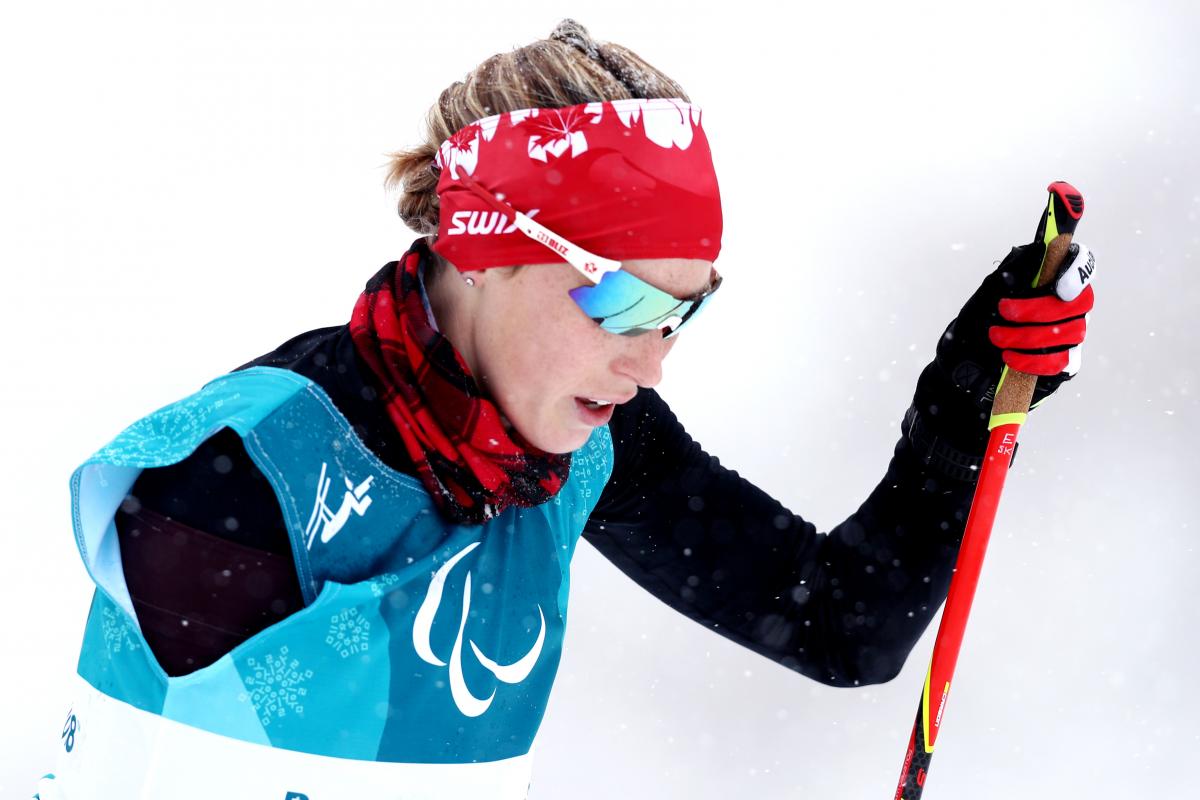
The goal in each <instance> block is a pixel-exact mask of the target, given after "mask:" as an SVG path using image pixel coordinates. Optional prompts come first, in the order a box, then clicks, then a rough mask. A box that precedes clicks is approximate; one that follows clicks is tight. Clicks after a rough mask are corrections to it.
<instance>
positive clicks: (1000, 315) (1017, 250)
mask: <svg viewBox="0 0 1200 800" xmlns="http://www.w3.org/2000/svg"><path fill="white" fill-rule="evenodd" d="M1044 253H1045V245H1044V244H1042V243H1041V242H1040V241H1035V242H1032V243H1030V244H1026V245H1021V246H1020V247H1014V248H1013V249H1012V250H1011V251H1010V252H1009V254H1008V256H1007V257H1006V258H1005V259H1004V260H1003V261H1001V262H1000V266H999V267H997V268H996V269H995V270H994V271H993V272H992V273H991V274H990V275H988V276H987V277H986V278H984V279H983V283H982V284H981V285H980V287H979V288H978V289H977V290H975V294H973V295H971V298H970V299H969V300H967V302H966V305H964V306H963V307H962V310H961V311H959V312H958V316H957V317H955V318H954V320H952V321H951V322H950V324H949V325H948V326H947V327H946V330H945V332H944V333H943V334H942V338H941V340H940V341H939V342H938V346H937V359H936V360H937V364H938V366H939V367H940V368H941V369H942V372H944V373H945V374H946V375H947V376H949V378H950V380H951V381H952V382H953V383H954V385H955V387H956V388H958V389H959V390H960V391H962V392H963V393H964V394H965V395H966V396H967V397H969V398H970V400H971V402H972V403H974V405H975V406H976V407H977V408H979V409H980V410H981V411H990V410H991V407H992V400H993V399H994V398H995V396H996V385H997V384H998V383H999V381H1000V373H1001V370H1002V368H1003V366H1004V365H1005V364H1007V365H1008V366H1009V367H1010V368H1011V369H1017V370H1020V371H1022V372H1028V373H1031V374H1034V375H1039V376H1042V377H1039V378H1038V380H1037V384H1036V387H1035V388H1034V392H1033V401H1032V404H1031V407H1033V406H1036V405H1038V404H1039V403H1041V402H1042V401H1043V400H1045V399H1046V398H1047V397H1049V396H1050V395H1052V394H1054V392H1055V391H1057V389H1058V387H1059V386H1061V385H1062V384H1063V383H1064V382H1066V381H1068V380H1070V379H1071V378H1073V377H1074V376H1075V374H1076V373H1077V372H1078V371H1079V364H1080V345H1081V344H1082V342H1083V339H1084V335H1085V334H1086V332H1087V318H1086V317H1085V315H1086V314H1087V312H1089V311H1091V309H1092V304H1093V302H1094V294H1093V291H1092V286H1091V280H1092V274H1093V272H1094V271H1095V268H1096V261H1095V258H1094V256H1093V255H1092V253H1091V251H1090V250H1088V248H1087V246H1085V245H1082V244H1079V243H1077V242H1073V243H1072V244H1071V247H1070V250H1069V251H1068V253H1067V257H1066V258H1065V259H1063V263H1062V265H1061V266H1060V267H1059V270H1058V273H1057V275H1056V277H1055V280H1054V281H1053V282H1051V283H1049V284H1047V285H1046V286H1043V287H1042V288H1040V289H1034V288H1032V286H1033V281H1034V278H1035V277H1036V276H1037V272H1038V268H1039V267H1040V266H1041V263H1042V257H1043V255H1044Z"/></svg>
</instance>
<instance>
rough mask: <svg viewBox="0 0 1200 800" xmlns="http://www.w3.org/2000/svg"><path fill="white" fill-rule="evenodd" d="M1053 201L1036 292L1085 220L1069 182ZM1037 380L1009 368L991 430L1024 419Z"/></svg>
mask: <svg viewBox="0 0 1200 800" xmlns="http://www.w3.org/2000/svg"><path fill="white" fill-rule="evenodd" d="M1046 189H1047V191H1049V193H1050V197H1049V199H1048V201H1047V202H1046V208H1045V210H1044V211H1043V212H1042V218H1041V221H1040V222H1039V223H1038V229H1037V235H1036V236H1035V237H1034V241H1035V242H1036V241H1038V240H1039V239H1040V240H1041V241H1042V242H1043V243H1044V244H1045V245H1046V251H1045V256H1044V257H1043V258H1042V265H1041V268H1040V269H1039V270H1038V274H1037V277H1036V278H1034V282H1033V286H1034V288H1038V287H1042V286H1045V285H1046V284H1048V283H1051V282H1052V281H1053V280H1054V279H1055V277H1056V276H1057V275H1058V270H1059V268H1060V267H1061V266H1062V263H1063V261H1064V260H1066V257H1067V249H1068V248H1069V247H1070V246H1071V237H1072V236H1073V235H1074V234H1075V226H1076V225H1077V224H1078V223H1079V219H1080V217H1082V216H1083V195H1081V194H1080V193H1079V190H1077V189H1076V188H1075V187H1074V186H1072V185H1071V184H1069V183H1067V182H1066V181H1055V182H1054V183H1051V184H1050V185H1049V186H1048V187H1046ZM1037 379H1038V376H1037V375H1032V374H1030V373H1028V372H1021V371H1020V370H1015V369H1009V367H1008V365H1007V364H1006V365H1005V366H1004V369H1003V370H1002V371H1001V373H1000V384H999V386H998V387H997V389H996V399H995V400H993V401H992V417H991V421H990V422H989V423H988V428H989V429H990V428H994V427H995V426H996V425H997V424H1000V423H1001V422H1002V421H1005V420H1011V419H1012V417H1011V416H1008V415H1018V416H1020V417H1022V418H1023V417H1024V415H1025V414H1027V413H1028V412H1029V404H1030V403H1031V402H1033V389H1034V386H1035V385H1036V383H1037Z"/></svg>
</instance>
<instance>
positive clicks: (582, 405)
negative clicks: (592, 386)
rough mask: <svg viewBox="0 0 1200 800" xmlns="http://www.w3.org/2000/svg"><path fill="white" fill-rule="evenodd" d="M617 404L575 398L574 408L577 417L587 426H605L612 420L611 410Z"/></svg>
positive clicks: (586, 398) (587, 398) (588, 398)
mask: <svg viewBox="0 0 1200 800" xmlns="http://www.w3.org/2000/svg"><path fill="white" fill-rule="evenodd" d="M616 407H617V404H616V403H614V402H612V401H609V400H597V399H594V398H590V397H576V398H575V408H576V409H577V410H578V411H579V416H580V417H581V418H582V419H583V421H584V422H586V423H587V424H588V425H592V426H599V425H606V424H607V423H608V421H609V420H610V419H612V415H613V409H615V408H616Z"/></svg>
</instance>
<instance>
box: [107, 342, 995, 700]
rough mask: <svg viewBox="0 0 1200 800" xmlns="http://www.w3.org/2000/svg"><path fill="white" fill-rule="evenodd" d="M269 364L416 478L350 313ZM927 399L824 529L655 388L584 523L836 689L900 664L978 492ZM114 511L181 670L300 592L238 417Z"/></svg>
mask: <svg viewBox="0 0 1200 800" xmlns="http://www.w3.org/2000/svg"><path fill="white" fill-rule="evenodd" d="M256 365H265V366H273V367H281V368H286V369H289V370H292V371H294V372H297V373H299V374H302V375H304V376H306V377H308V378H310V379H312V380H313V381H314V382H316V383H317V384H318V385H320V386H321V387H322V388H323V389H324V390H325V392H326V393H327V394H328V395H329V397H330V398H331V400H332V401H333V403H334V405H335V406H336V407H337V408H338V409H339V410H340V411H341V412H342V413H343V414H344V415H345V416H346V418H347V419H348V420H349V421H350V423H351V424H352V426H353V427H354V430H355V431H356V432H357V433H358V435H359V436H360V437H361V438H362V440H363V441H364V443H365V444H366V445H367V446H368V447H369V448H370V449H371V450H372V451H373V452H374V453H375V454H376V455H378V456H379V457H380V459H381V460H382V461H383V462H384V463H386V464H387V465H388V466H390V467H392V468H394V469H396V470H398V471H401V472H406V473H408V474H415V470H414V468H413V466H412V463H411V461H410V460H409V458H408V455H407V453H406V451H405V449H404V446H403V444H402V442H401V440H400V438H399V436H398V434H397V433H396V431H395V429H394V427H393V425H392V423H391V421H390V419H389V418H388V416H387V414H386V411H385V409H384V407H383V406H382V404H380V403H378V402H376V397H377V390H376V388H375V386H374V384H373V381H374V376H373V375H372V374H371V373H370V370H369V368H368V367H366V365H365V364H363V363H362V362H361V361H360V360H359V358H358V356H357V353H356V351H355V348H354V344H353V341H352V339H351V337H350V334H349V330H348V327H347V326H340V327H331V328H321V329H317V330H314V331H310V332H307V333H304V334H301V335H299V336H297V337H295V338H293V339H291V340H289V341H287V342H285V343H284V344H283V345H281V346H280V347H279V348H277V349H276V350H274V351H272V352H270V353H267V354H266V355H263V356H261V357H259V358H257V359H255V360H254V361H252V362H250V363H248V364H245V365H243V367H240V368H239V369H244V368H246V367H250V366H256ZM933 368H934V365H932V364H931V365H930V367H929V368H927V369H926V371H925V373H923V374H922V381H923V382H926V383H930V381H931V379H932V370H933ZM945 391H948V389H945V388H939V389H937V390H935V391H934V395H936V394H937V392H945ZM925 394H926V398H925V401H924V405H925V406H927V407H929V408H932V410H933V412H934V413H935V414H936V413H937V410H936V406H937V402H930V393H929V392H926V393H925ZM917 395H918V398H920V397H921V396H922V392H921V389H920V384H919V387H918V393H917ZM934 399H935V400H936V401H938V402H942V404H943V405H945V404H946V403H947V402H950V401H949V399H947V398H937V397H935V398H934ZM918 404H921V401H919V400H915V401H914V406H913V407H912V408H910V409H909V413H908V414H907V415H906V417H905V422H904V425H903V426H902V431H903V432H902V435H901V437H900V440H899V442H898V443H897V445H896V448H895V451H894V454H893V456H892V459H891V461H890V463H889V464H888V466H887V470H886V472H885V474H884V476H883V478H882V480H881V481H880V482H879V484H878V486H876V488H875V489H874V491H872V492H871V494H870V495H869V496H868V497H867V499H866V500H865V501H864V502H863V503H862V505H861V506H860V507H859V508H858V510H856V511H855V512H854V513H853V514H851V515H850V516H849V517H848V518H847V519H846V520H845V521H844V522H842V523H841V524H840V525H838V526H836V527H835V528H833V529H832V530H831V531H829V532H828V533H827V534H823V533H819V532H818V531H817V530H816V528H815V527H814V526H813V525H812V523H810V522H807V521H805V520H804V519H803V518H802V517H800V516H799V515H797V514H794V513H793V512H792V511H790V510H788V509H787V508H785V507H784V506H783V505H782V504H781V503H779V502H778V501H777V500H775V499H774V498H772V497H770V496H769V495H768V494H766V493H765V492H764V491H762V490H761V489H759V488H758V487H756V486H754V485H753V484H751V483H750V482H749V481H747V480H746V479H745V478H742V477H741V476H739V475H738V474H737V472H735V471H733V470H729V469H727V468H726V467H724V466H722V465H721V463H720V462H719V461H718V459H717V458H715V457H714V456H711V455H709V454H708V453H706V452H704V450H703V449H701V447H700V445H699V444H698V443H696V442H695V441H693V440H692V438H691V437H690V436H688V434H687V432H686V431H685V430H684V428H683V426H682V425H681V424H680V423H679V421H678V420H677V419H676V417H675V415H674V414H673V413H672V412H671V409H670V408H669V407H668V406H667V404H666V403H665V402H664V401H663V399H662V398H661V397H660V396H659V395H658V393H657V392H655V391H653V390H651V389H645V388H643V389H641V390H640V391H639V392H638V394H637V396H636V397H635V398H634V399H633V400H631V401H630V402H628V403H625V404H624V405H620V406H618V407H617V408H616V409H615V410H614V414H613V417H612V420H611V422H610V431H611V433H612V436H613V448H614V464H613V471H612V477H611V479H610V480H609V482H608V484H607V485H606V487H605V489H604V491H603V492H602V494H601V496H600V498H599V501H598V503H597V505H596V507H595V510H594V511H593V513H592V515H591V517H590V519H589V520H588V522H587V524H586V526H585V528H584V530H583V537H584V538H585V539H586V540H587V541H588V542H590V543H591V544H592V545H593V546H594V547H596V549H598V550H599V551H600V553H601V554H602V555H603V556H604V557H605V558H607V559H608V560H609V561H611V562H612V563H613V564H615V565H616V566H617V567H618V568H619V569H620V570H621V571H622V572H624V573H625V574H626V575H628V576H629V577H630V578H632V579H633V580H634V581H635V582H636V583H637V584H639V585H640V586H642V587H643V588H644V589H646V590H647V591H649V592H650V593H651V594H653V595H654V596H655V597H657V598H659V599H660V600H662V601H663V602H665V603H666V604H668V605H669V606H671V607H672V608H674V609H676V610H677V611H679V612H681V613H683V614H685V615H686V616H688V617H690V618H691V619H693V620H695V621H696V622H699V623H700V624H702V625H704V626H706V627H709V628H711V629H713V630H714V631H716V632H717V633H719V634H721V635H722V636H725V637H727V638H729V639H731V640H733V641H735V642H737V643H739V644H741V645H743V646H745V647H747V648H749V649H751V650H753V651H754V652H756V653H760V654H762V655H764V656H766V657H767V658H770V659H772V660H774V661H776V662H778V663H780V664H782V665H784V666H786V667H788V668H790V669H793V670H795V671H797V672H800V673H802V674H804V675H807V676H809V677H811V678H814V679H816V680H818V681H821V682H823V683H826V684H830V685H835V686H853V685H860V684H868V683H877V682H882V681H886V680H889V679H891V678H892V677H894V676H895V675H896V674H897V673H898V672H899V671H900V668H901V666H902V665H903V663H904V661H905V659H906V657H907V655H908V653H909V652H910V650H911V649H912V647H913V645H914V644H915V643H916V641H917V639H918V638H919V637H920V635H921V633H922V632H923V631H924V630H925V628H926V626H927V625H928V624H929V621H930V619H931V618H932V617H933V615H934V613H935V612H936V610H937V608H938V606H939V605H940V604H941V602H942V601H943V600H944V599H945V596H946V592H947V589H948V587H949V581H950V576H951V573H952V571H953V562H954V558H955V557H956V554H957V549H958V544H959V542H960V539H961V535H962V531H963V527H964V524H965V520H966V515H967V511H968V509H969V505H970V500H971V495H972V493H973V490H974V479H973V477H972V476H973V472H972V471H966V472H965V474H963V473H961V472H960V473H959V474H955V471H954V470H953V469H950V470H947V469H945V468H944V467H943V468H939V465H938V463H937V459H934V460H933V461H930V457H931V453H930V452H929V451H928V450H927V449H926V448H925V447H924V446H921V447H920V451H921V453H922V454H923V455H919V454H918V446H917V445H914V444H913V442H914V438H913V437H912V434H913V433H914V432H915V431H914V427H915V426H914V418H915V417H916V416H917V413H916V412H917V405H918ZM926 416H928V410H927V412H926ZM942 417H943V421H944V418H945V417H946V415H945V414H943V415H942ZM916 441H918V442H922V441H925V440H921V439H917V440H916ZM117 522H118V533H119V535H120V542H121V549H122V558H123V563H124V568H125V574H126V578H127V581H128V584H129V587H130V592H131V595H132V597H133V600H134V605H135V609H136V610H137V611H138V615H139V621H140V622H141V623H142V628H143V632H144V633H145V634H146V636H147V640H148V641H149V643H150V644H151V648H152V650H154V652H155V654H156V655H157V656H158V657H159V659H160V662H161V663H163V666H164V669H166V670H167V671H168V673H169V674H183V673H186V672H190V671H192V670H194V669H197V668H199V667H201V666H204V665H205V664H207V663H211V662H212V661H214V660H216V659H217V658H219V657H220V656H221V655H222V654H223V653H224V652H227V651H228V650H229V649H230V648H231V647H232V646H233V645H235V644H237V642H238V641H241V640H242V639H245V638H248V637H249V636H250V635H253V633H255V632H256V631H257V630H260V629H261V628H263V627H266V626H267V625H269V624H271V623H272V622H274V621H277V620H278V619H281V618H282V617H284V616H286V615H287V614H289V613H291V612H292V611H294V610H296V609H298V608H299V607H300V606H301V605H302V602H303V601H302V600H301V597H300V592H299V587H298V583H297V582H296V579H295V575H294V567H293V566H292V562H291V559H290V546H289V544H288V537H287V531H286V528H285V525H284V521H283V518H282V515H281V514H280V512H279V509H278V504H277V501H276V498H275V496H274V493H273V492H272V490H271V488H270V485H269V484H268V483H267V481H266V479H265V478H264V477H263V476H262V475H261V473H259V472H258V469H257V467H256V466H255V465H254V464H253V462H252V461H251V460H250V458H249V456H248V455H247V454H246V452H245V450H244V449H243V448H242V446H241V442H240V439H239V438H238V436H237V435H236V434H235V433H233V432H232V431H230V430H223V431H221V432H219V433H218V434H216V435H215V436H213V437H211V438H210V439H209V440H208V441H206V442H205V443H203V444H202V445H201V446H200V448H199V449H198V450H197V451H196V452H195V453H193V454H192V455H191V456H189V457H188V458H187V459H185V460H184V461H182V462H180V463H179V464H176V465H173V466H169V467H164V468H158V469H151V470H146V471H144V472H143V473H142V474H141V476H140V477H139V479H138V481H137V482H136V484H135V485H134V487H133V488H132V490H131V492H130V496H129V497H128V498H127V499H126V503H125V505H124V506H123V509H122V511H121V512H120V513H119V514H118V520H117ZM147 534H149V535H147ZM248 562H252V563H248ZM247 566H249V571H247ZM164 567H168V568H167V569H164ZM243 577H245V578H246V580H245V581H243V582H242V583H241V584H240V583H239V578H243ZM251 577H252V578H253V580H252V581H251ZM243 584H244V585H243ZM187 621H191V622H192V624H191V626H190V627H188V625H187ZM206 634H209V635H206Z"/></svg>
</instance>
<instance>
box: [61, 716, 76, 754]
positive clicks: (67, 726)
mask: <svg viewBox="0 0 1200 800" xmlns="http://www.w3.org/2000/svg"><path fill="white" fill-rule="evenodd" d="M77 730H79V720H78V719H76V718H75V713H74V709H72V710H71V711H68V712H67V721H66V722H65V723H63V731H62V740H63V749H64V750H66V751H67V752H68V753H69V752H71V751H72V750H74V749H75V732H76V731H77Z"/></svg>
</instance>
